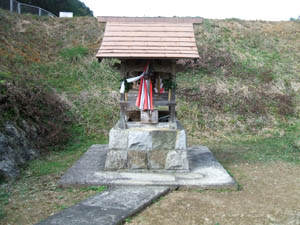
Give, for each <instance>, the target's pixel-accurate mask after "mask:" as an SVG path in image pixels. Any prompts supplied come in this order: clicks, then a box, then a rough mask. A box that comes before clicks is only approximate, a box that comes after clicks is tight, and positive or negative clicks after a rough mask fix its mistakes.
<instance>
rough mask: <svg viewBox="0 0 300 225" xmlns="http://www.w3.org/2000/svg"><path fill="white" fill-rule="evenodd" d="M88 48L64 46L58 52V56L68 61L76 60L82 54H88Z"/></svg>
mask: <svg viewBox="0 0 300 225" xmlns="http://www.w3.org/2000/svg"><path fill="white" fill-rule="evenodd" d="M88 53H89V50H88V49H87V48H85V47H83V46H80V45H79V46H76V47H73V48H64V49H63V50H61V52H60V56H61V57H63V58H64V59H66V60H69V61H70V62H76V61H78V60H79V59H81V58H82V57H83V56H86V55H88Z"/></svg>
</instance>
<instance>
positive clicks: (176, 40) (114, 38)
mask: <svg viewBox="0 0 300 225" xmlns="http://www.w3.org/2000/svg"><path fill="white" fill-rule="evenodd" d="M107 41H108V42H109V41H117V42H120V41H127V42H128V41H160V42H164V41H166V42H195V38H194V37H175V38H174V37H171V38H170V37H104V38H103V42H107Z"/></svg>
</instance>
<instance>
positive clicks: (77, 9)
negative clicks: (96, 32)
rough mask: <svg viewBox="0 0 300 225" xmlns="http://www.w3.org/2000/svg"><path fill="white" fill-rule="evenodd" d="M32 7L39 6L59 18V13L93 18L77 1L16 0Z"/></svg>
mask: <svg viewBox="0 0 300 225" xmlns="http://www.w3.org/2000/svg"><path fill="white" fill-rule="evenodd" d="M18 1H19V2H23V3H27V4H30V5H34V6H39V7H41V8H43V9H46V10H47V11H49V12H52V13H53V14H55V15H56V16H59V12H73V14H74V16H93V11H91V10H90V9H89V7H87V6H86V5H85V4H84V3H83V2H82V1H79V0H64V1H61V0H44V1H39V0H18Z"/></svg>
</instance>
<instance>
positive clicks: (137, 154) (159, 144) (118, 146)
mask: <svg viewBox="0 0 300 225" xmlns="http://www.w3.org/2000/svg"><path fill="white" fill-rule="evenodd" d="M105 169H106V170H122V169H125V170H126V169H127V170H175V171H184V172H185V171H189V163H188V159H187V152H186V133H185V130H184V129H183V128H182V126H181V125H180V123H179V122H177V123H176V125H175V126H173V127H172V128H170V126H169V123H158V124H156V125H143V126H141V125H140V124H139V123H131V124H130V123H129V126H128V129H120V128H119V127H118V126H117V125H116V126H115V127H113V128H112V129H111V130H110V133H109V151H108V153H107V157H106V162H105Z"/></svg>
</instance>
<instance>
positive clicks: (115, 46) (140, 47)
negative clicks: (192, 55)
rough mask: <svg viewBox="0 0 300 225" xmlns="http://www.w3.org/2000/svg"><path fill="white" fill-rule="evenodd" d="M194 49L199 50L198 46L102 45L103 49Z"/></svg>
mask: <svg viewBox="0 0 300 225" xmlns="http://www.w3.org/2000/svg"><path fill="white" fill-rule="evenodd" d="M116 49H120V50H143V49H144V50H178V51H180V50H194V51H195V52H196V51H197V47H196V46H184V47H182V46H128V45H126V46H122V45H118V44H117V43H116V45H102V46H101V51H103V50H116Z"/></svg>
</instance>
